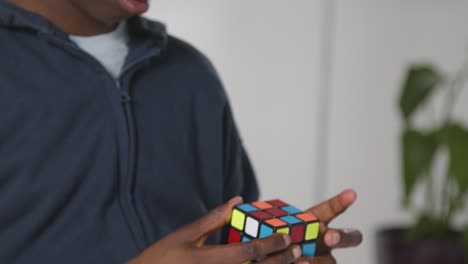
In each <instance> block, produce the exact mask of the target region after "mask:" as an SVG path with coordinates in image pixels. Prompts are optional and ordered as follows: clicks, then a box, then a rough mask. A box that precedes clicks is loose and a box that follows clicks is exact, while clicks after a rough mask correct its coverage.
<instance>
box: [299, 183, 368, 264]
mask: <svg viewBox="0 0 468 264" xmlns="http://www.w3.org/2000/svg"><path fill="white" fill-rule="evenodd" d="M356 198H357V195H356V192H354V191H353V190H346V191H343V192H342V193H340V194H338V195H337V196H335V197H333V198H331V199H330V200H328V201H325V202H323V203H321V204H319V205H316V206H314V207H312V208H310V209H309V210H307V211H306V212H309V213H312V214H313V215H315V216H316V217H317V218H318V219H319V220H320V234H319V238H318V243H317V253H316V257H313V258H300V259H298V260H297V261H296V263H298V264H335V263H336V260H335V258H334V257H333V256H332V254H331V251H332V249H335V248H347V247H356V246H358V245H359V244H361V242H362V234H361V232H359V231H358V230H353V229H332V228H329V227H328V224H329V223H330V222H331V221H332V220H333V219H335V218H336V217H337V216H339V215H340V214H342V213H343V212H344V211H346V209H348V208H349V207H350V206H351V205H352V204H353V203H354V202H355V201H356Z"/></svg>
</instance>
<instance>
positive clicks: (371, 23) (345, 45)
mask: <svg viewBox="0 0 468 264" xmlns="http://www.w3.org/2000/svg"><path fill="white" fill-rule="evenodd" d="M326 7H332V8H333V10H332V11H333V12H332V13H330V14H329V13H326ZM467 14H468V1H466V0H353V1H349V0H288V1H286V0H249V1H248V0H236V1H234V0H154V1H153V7H152V9H151V11H150V13H149V16H151V17H154V18H157V19H160V20H162V21H165V22H166V23H167V24H168V28H169V32H171V33H173V34H175V35H177V36H181V37H182V38H184V39H187V40H189V41H190V42H191V43H193V44H195V45H196V46H197V47H198V48H200V49H201V50H202V51H203V52H205V53H206V54H207V55H208V56H209V57H210V58H211V59H212V61H213V62H214V64H215V65H216V66H217V68H218V70H219V72H220V74H221V77H222V79H223V80H224V83H225V85H226V88H227V90H228V92H229V94H230V95H231V99H232V103H233V107H234V111H235V114H236V116H237V120H238V123H239V126H240V128H241V132H242V135H243V137H244V141H245V144H246V146H247V148H248V150H249V152H250V154H251V158H252V160H253V161H254V165H255V167H256V169H257V172H258V175H259V180H260V184H261V186H262V189H263V198H271V197H280V198H284V199H285V200H288V201H289V202H291V203H293V204H295V205H298V206H300V207H303V208H305V207H307V206H308V205H310V204H312V203H313V202H317V200H318V198H323V197H318V196H322V195H321V194H322V193H325V194H326V195H327V196H331V195H333V194H335V193H337V192H339V191H340V190H342V189H343V188H346V187H354V188H356V189H357V190H358V192H359V201H358V203H357V205H356V206H355V207H354V208H353V209H352V210H350V211H348V212H347V213H346V214H345V215H344V216H343V217H342V218H341V219H340V220H338V221H337V222H336V223H335V225H336V226H351V227H359V228H361V229H362V230H363V231H364V235H365V236H364V238H365V242H364V244H363V246H362V247H360V248H358V249H354V250H345V251H340V252H337V256H338V260H339V263H348V264H353V263H356V264H357V263H359V264H373V263H377V262H376V260H375V259H374V258H373V252H374V251H373V250H374V249H373V244H374V233H375V230H376V229H378V228H379V227H381V226H383V225H386V224H392V223H399V222H408V221H409V219H410V218H409V216H408V215H407V214H406V213H404V212H403V211H401V210H400V207H399V197H400V191H399V190H400V189H399V183H400V174H399V156H398V155H399V149H398V136H399V127H400V123H399V116H398V112H397V109H396V97H397V95H398V93H399V86H400V84H401V79H402V73H403V71H404V69H405V67H406V65H407V64H408V63H410V62H413V61H421V60H423V61H425V60H430V61H434V62H436V63H440V65H441V66H442V68H443V69H444V70H446V71H448V72H453V71H454V70H456V69H457V67H458V66H459V65H460V63H461V62H462V59H463V56H465V53H464V52H465V50H466V47H467V45H468V32H467V31H466V25H468V15H467ZM324 30H325V31H324ZM328 34H329V35H330V36H331V44H330V45H327V43H328V42H327V36H328ZM328 65H330V68H328V67H327V66H328ZM329 69H330V71H328V70H329ZM457 115H458V116H459V117H460V118H463V119H464V120H467V118H468V92H465V93H464V94H463V96H462V98H460V103H459V105H458V109H457ZM320 125H326V127H320ZM324 132H325V133H326V134H323V133H324ZM317 153H319V154H320V153H323V157H322V156H321V155H317ZM317 194H319V195H317Z"/></svg>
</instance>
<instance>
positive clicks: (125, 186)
mask: <svg viewBox="0 0 468 264" xmlns="http://www.w3.org/2000/svg"><path fill="white" fill-rule="evenodd" d="M44 35H46V34H44ZM46 37H47V39H48V40H50V41H51V42H52V43H53V44H55V45H57V46H59V47H60V48H64V49H65V50H68V51H69V52H70V53H72V54H73V55H74V56H77V57H79V58H82V59H86V60H87V61H89V62H90V63H92V64H94V65H95V66H96V67H98V68H99V69H100V71H101V72H103V74H104V76H106V79H108V80H109V81H111V82H112V84H113V87H112V88H113V89H112V92H113V93H115V92H117V93H118V96H119V97H120V102H119V104H120V107H121V110H122V115H117V119H118V122H119V123H120V124H118V125H119V128H120V127H122V126H123V128H124V131H123V132H124V134H125V138H126V142H125V143H124V151H122V150H121V149H119V151H120V152H121V154H123V159H121V162H123V165H122V166H121V167H120V168H121V170H120V180H119V181H120V186H119V188H120V195H119V199H120V205H121V207H122V213H123V216H124V219H125V220H126V221H127V224H128V226H129V230H130V232H131V234H132V236H133V238H134V241H135V244H136V246H137V249H138V250H139V251H142V250H144V249H145V248H146V247H147V245H148V244H149V241H148V239H147V237H146V235H145V231H144V226H143V223H142V221H141V219H140V216H139V215H138V211H137V206H136V204H135V202H136V201H135V195H134V182H135V157H136V137H135V125H134V118H133V111H132V107H131V100H132V98H131V96H130V94H129V88H130V87H129V85H130V83H129V82H130V78H131V77H132V75H133V74H135V72H136V71H137V70H138V68H139V66H142V65H143V63H144V62H146V61H147V60H149V59H151V58H153V57H155V56H157V55H158V54H159V52H160V49H157V50H154V51H153V52H151V53H148V54H146V55H145V56H143V57H141V58H139V59H137V60H134V61H133V62H131V63H130V64H129V65H126V66H125V65H124V68H123V69H122V71H121V74H120V77H119V78H118V80H117V81H116V80H115V79H114V77H113V76H111V75H110V73H109V72H108V71H107V70H106V69H105V68H104V66H103V65H102V64H101V63H100V62H99V61H97V60H96V59H95V58H94V57H93V56H91V55H89V54H88V53H86V52H84V51H83V50H81V49H80V48H79V47H77V46H75V45H74V44H72V43H71V42H70V43H69V42H67V41H65V40H61V39H57V38H55V37H53V36H48V35H46ZM121 143H122V142H121ZM122 152H124V153H122Z"/></svg>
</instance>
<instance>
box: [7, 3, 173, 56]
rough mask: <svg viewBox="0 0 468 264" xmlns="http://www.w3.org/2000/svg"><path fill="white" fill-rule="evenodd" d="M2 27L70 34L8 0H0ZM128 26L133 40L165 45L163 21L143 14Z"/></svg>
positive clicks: (57, 35)
mask: <svg viewBox="0 0 468 264" xmlns="http://www.w3.org/2000/svg"><path fill="white" fill-rule="evenodd" d="M0 27H7V28H12V29H15V28H16V29H27V30H32V31H35V32H37V33H40V34H45V35H51V36H54V37H58V38H59V39H62V40H68V34H67V33H65V32H63V31H62V30H60V29H59V28H58V27H56V26H55V25H53V24H52V23H51V22H49V21H48V20H47V19H46V18H44V17H43V16H41V15H39V14H35V13H32V12H29V11H27V10H24V9H23V8H20V7H18V6H16V5H14V4H11V3H9V2H7V1H6V0H0ZM128 28H129V32H130V37H131V39H132V41H134V42H139V41H145V40H146V41H148V40H152V42H153V43H154V42H156V43H157V44H159V45H158V46H160V47H163V46H165V44H166V42H167V38H168V36H167V32H166V28H165V26H164V25H163V24H162V23H159V22H155V21H151V20H149V19H146V18H144V17H141V16H134V17H132V18H130V19H128Z"/></svg>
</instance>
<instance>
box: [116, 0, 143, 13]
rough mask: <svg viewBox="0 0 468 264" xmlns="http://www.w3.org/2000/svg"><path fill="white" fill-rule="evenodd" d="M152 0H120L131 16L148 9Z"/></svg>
mask: <svg viewBox="0 0 468 264" xmlns="http://www.w3.org/2000/svg"><path fill="white" fill-rule="evenodd" d="M149 1H150V0H119V2H120V5H121V6H122V8H123V9H124V10H125V12H126V13H128V15H129V16H133V15H140V14H143V13H145V12H146V11H148V9H149Z"/></svg>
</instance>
